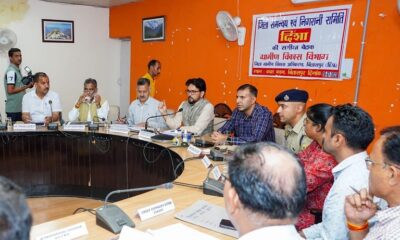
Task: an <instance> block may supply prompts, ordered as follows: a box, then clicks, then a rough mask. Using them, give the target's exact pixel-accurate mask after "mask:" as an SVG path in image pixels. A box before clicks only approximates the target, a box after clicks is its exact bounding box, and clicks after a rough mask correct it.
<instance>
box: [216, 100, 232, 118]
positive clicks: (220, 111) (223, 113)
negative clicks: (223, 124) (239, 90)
mask: <svg viewBox="0 0 400 240" xmlns="http://www.w3.org/2000/svg"><path fill="white" fill-rule="evenodd" d="M214 115H215V117H220V118H230V117H231V116H232V110H231V108H230V107H229V106H228V105H226V104H225V103H218V104H217V105H215V106H214Z"/></svg>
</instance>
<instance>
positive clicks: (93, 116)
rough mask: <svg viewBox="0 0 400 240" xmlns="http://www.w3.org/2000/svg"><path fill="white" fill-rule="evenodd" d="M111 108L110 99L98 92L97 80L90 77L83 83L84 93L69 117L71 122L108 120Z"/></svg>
mask: <svg viewBox="0 0 400 240" xmlns="http://www.w3.org/2000/svg"><path fill="white" fill-rule="evenodd" d="M109 110H110V106H109V104H108V101H107V100H104V99H102V98H101V96H100V95H99V94H98V93H97V81H96V80H95V79H93V78H88V79H86V80H85V82H84V84H83V93H82V95H81V96H79V99H78V101H77V102H76V104H75V106H74V107H73V108H72V110H71V111H70V112H69V113H68V118H69V121H71V122H73V121H79V122H88V121H89V122H90V121H94V122H102V121H106V120H107V115H108V111H109Z"/></svg>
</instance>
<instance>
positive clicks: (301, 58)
mask: <svg viewBox="0 0 400 240" xmlns="http://www.w3.org/2000/svg"><path fill="white" fill-rule="evenodd" d="M350 11H351V5H341V6H333V7H325V8H317V9H308V10H303V11H295V12H283V13H273V14H260V15H254V16H253V27H252V42H251V53H250V66H249V75H250V76H258V77H282V78H301V79H327V80H341V79H342V75H341V68H342V65H343V60H344V56H345V51H346V42H347V34H348V26H349V18H350Z"/></svg>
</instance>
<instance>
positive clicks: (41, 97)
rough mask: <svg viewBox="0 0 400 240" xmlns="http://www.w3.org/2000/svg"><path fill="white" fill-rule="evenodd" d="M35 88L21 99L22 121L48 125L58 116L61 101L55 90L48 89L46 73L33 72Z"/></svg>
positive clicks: (57, 118)
mask: <svg viewBox="0 0 400 240" xmlns="http://www.w3.org/2000/svg"><path fill="white" fill-rule="evenodd" d="M33 81H34V82H35V88H36V89H35V90H33V91H30V92H29V93H27V94H25V95H24V97H23V99H22V121H24V123H30V122H32V123H44V124H45V125H48V124H49V123H51V122H56V121H58V120H59V118H60V112H61V111H62V109H61V102H60V98H59V97H58V94H57V93H56V92H53V91H50V90H49V89H50V80H49V77H48V76H47V74H46V73H44V72H38V73H36V74H35V76H34V78H33Z"/></svg>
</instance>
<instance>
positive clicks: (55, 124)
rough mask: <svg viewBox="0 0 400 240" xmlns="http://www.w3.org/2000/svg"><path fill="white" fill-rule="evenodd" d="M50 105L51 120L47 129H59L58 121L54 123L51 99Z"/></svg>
mask: <svg viewBox="0 0 400 240" xmlns="http://www.w3.org/2000/svg"><path fill="white" fill-rule="evenodd" d="M49 105H50V112H51V113H50V114H51V117H50V122H49V125H47V129H48V130H57V129H58V124H57V123H53V101H52V100H49Z"/></svg>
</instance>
